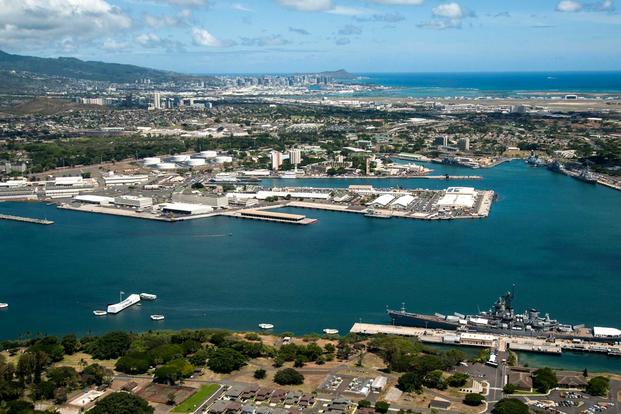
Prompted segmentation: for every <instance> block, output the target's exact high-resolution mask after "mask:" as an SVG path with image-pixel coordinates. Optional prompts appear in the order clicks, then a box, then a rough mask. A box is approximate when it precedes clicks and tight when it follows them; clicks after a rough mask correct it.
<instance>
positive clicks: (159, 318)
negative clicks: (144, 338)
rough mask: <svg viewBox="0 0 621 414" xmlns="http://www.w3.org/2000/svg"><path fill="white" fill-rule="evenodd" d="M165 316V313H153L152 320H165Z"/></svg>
mask: <svg viewBox="0 0 621 414" xmlns="http://www.w3.org/2000/svg"><path fill="white" fill-rule="evenodd" d="M164 318H165V316H164V315H151V320H152V321H163V320H164Z"/></svg>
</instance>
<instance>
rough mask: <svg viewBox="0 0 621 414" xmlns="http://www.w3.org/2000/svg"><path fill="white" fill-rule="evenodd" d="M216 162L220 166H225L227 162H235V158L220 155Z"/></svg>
mask: <svg viewBox="0 0 621 414" xmlns="http://www.w3.org/2000/svg"><path fill="white" fill-rule="evenodd" d="M216 162H217V163H218V164H224V163H225V162H233V157H231V156H229V155H218V156H217V157H216Z"/></svg>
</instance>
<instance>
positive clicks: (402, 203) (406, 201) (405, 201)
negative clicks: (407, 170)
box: [391, 194, 414, 210]
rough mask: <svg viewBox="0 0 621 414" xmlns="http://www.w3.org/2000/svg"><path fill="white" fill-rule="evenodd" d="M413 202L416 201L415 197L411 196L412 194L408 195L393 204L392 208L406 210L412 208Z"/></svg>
mask: <svg viewBox="0 0 621 414" xmlns="http://www.w3.org/2000/svg"><path fill="white" fill-rule="evenodd" d="M413 201H414V197H413V196H411V195H410V194H407V195H404V196H401V197H399V198H398V199H396V200H395V202H394V203H392V205H391V207H394V208H397V209H404V210H405V209H406V208H408V207H409V206H410V204H412V202H413Z"/></svg>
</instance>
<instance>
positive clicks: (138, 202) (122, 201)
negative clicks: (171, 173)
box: [114, 195, 153, 208]
mask: <svg viewBox="0 0 621 414" xmlns="http://www.w3.org/2000/svg"><path fill="white" fill-rule="evenodd" d="M114 204H116V205H117V206H122V207H135V208H146V207H151V206H152V205H153V199H152V198H151V197H140V196H133V195H123V196H119V197H116V198H115V199H114Z"/></svg>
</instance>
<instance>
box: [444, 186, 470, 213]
mask: <svg viewBox="0 0 621 414" xmlns="http://www.w3.org/2000/svg"><path fill="white" fill-rule="evenodd" d="M476 196H477V193H476V190H475V189H474V188H472V187H449V188H447V189H446V194H444V197H442V198H441V199H440V200H438V202H437V206H438V207H439V209H440V210H453V209H467V208H473V207H474V205H475V203H476Z"/></svg>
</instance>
